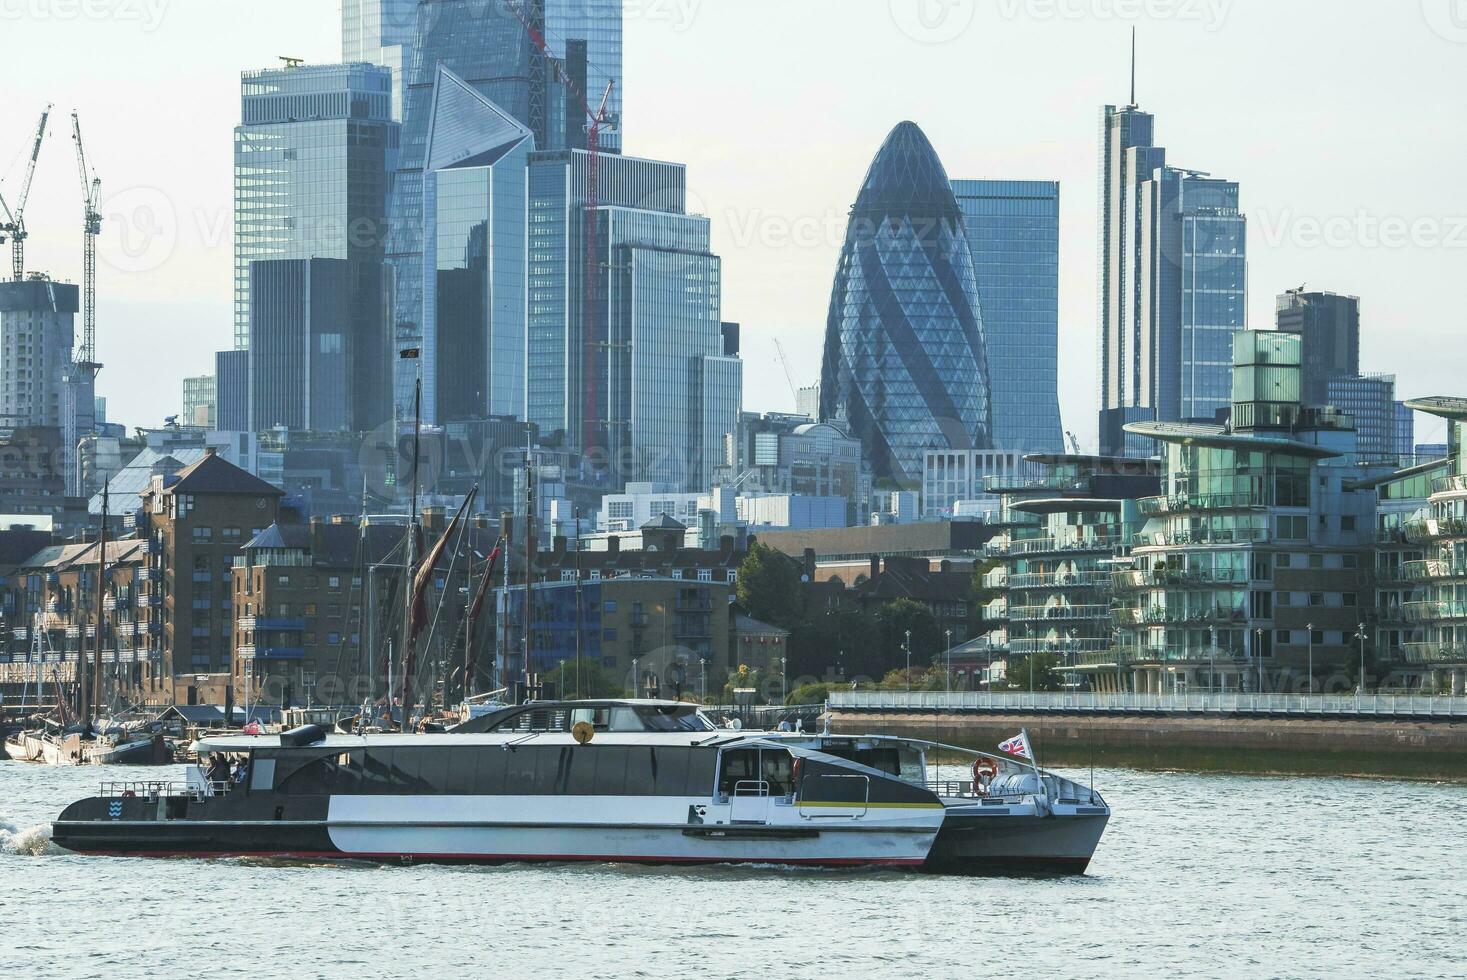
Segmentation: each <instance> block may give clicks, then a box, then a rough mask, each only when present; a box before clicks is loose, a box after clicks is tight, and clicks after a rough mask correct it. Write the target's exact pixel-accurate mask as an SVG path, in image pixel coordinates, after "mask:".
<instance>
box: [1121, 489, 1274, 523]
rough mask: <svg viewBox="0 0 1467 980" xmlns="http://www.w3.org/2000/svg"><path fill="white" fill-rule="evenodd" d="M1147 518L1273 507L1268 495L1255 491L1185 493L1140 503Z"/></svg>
mask: <svg viewBox="0 0 1467 980" xmlns="http://www.w3.org/2000/svg"><path fill="white" fill-rule="evenodd" d="M1140 506H1141V513H1142V514H1144V515H1146V516H1147V517H1160V516H1162V515H1165V514H1187V513H1192V512H1194V511H1206V510H1259V509H1263V508H1267V507H1272V506H1273V500H1272V499H1271V495H1270V494H1266V493H1262V492H1257V491H1251V490H1250V491H1241V492H1228V493H1187V494H1173V495H1171V496H1167V497H1147V498H1145V499H1143V500H1142V501H1141V502H1140Z"/></svg>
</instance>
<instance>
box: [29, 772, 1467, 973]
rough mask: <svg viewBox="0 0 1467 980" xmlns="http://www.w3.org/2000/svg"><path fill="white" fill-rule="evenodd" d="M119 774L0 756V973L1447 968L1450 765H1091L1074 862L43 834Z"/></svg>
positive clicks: (1460, 908) (1462, 806)
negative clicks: (448, 852) (1098, 815)
mask: <svg viewBox="0 0 1467 980" xmlns="http://www.w3.org/2000/svg"><path fill="white" fill-rule="evenodd" d="M154 772H157V771H154ZM154 772H149V773H148V774H147V775H148V776H149V777H150V778H164V777H163V776H162V775H161V774H160V775H157V776H154ZM138 775H139V771H138V770H127V771H114V772H111V773H109V772H107V771H106V770H102V769H47V768H44V767H40V766H29V765H21V764H17V763H10V762H0V851H3V853H0V968H3V969H4V972H5V975H7V976H15V977H32V976H36V977H39V976H45V977H106V978H130V977H153V976H182V975H184V974H188V975H191V976H210V977H236V976H238V977H251V978H256V980H259V978H267V977H276V976H287V975H288V976H291V977H350V978H372V980H375V978H379V977H387V976H391V977H395V976H437V977H457V976H468V975H470V974H476V975H478V976H485V977H504V976H509V977H530V976H544V977H571V978H577V980H579V978H590V977H649V978H665V977H679V978H683V977H713V978H722V977H761V978H763V977H768V978H780V980H782V978H805V977H811V978H821V980H829V978H833V977H961V976H984V975H986V976H1000V975H1001V976H1008V975H1017V976H1024V977H1050V976H1056V977H1058V976H1064V977H1082V976H1138V975H1149V976H1157V975H1172V976H1181V975H1186V976H1205V977H1238V976H1245V977H1312V976H1325V975H1353V976H1359V975H1377V976H1381V975H1384V976H1392V977H1396V976H1421V977H1428V976H1429V977H1461V976H1464V975H1467V786H1463V785H1434V784H1426V783H1405V782H1390V781H1373V780H1372V781H1367V780H1346V779H1319V778H1314V779H1284V778H1255V777H1239V776H1213V775H1209V776H1194V775H1180V774H1161V773H1141V772H1131V771H1122V770H1100V771H1097V772H1096V774H1095V781H1096V786H1097V788H1098V789H1099V790H1100V791H1101V792H1102V793H1103V794H1104V795H1105V796H1106V798H1107V800H1108V801H1109V802H1110V803H1111V805H1112V806H1113V807H1114V808H1115V810H1116V816H1115V819H1114V820H1113V821H1112V823H1111V826H1110V829H1109V830H1108V831H1107V833H1106V836H1105V839H1104V840H1103V841H1102V842H1101V845H1100V850H1099V852H1098V854H1097V856H1096V860H1095V862H1094V863H1093V864H1092V865H1091V869H1090V873H1089V874H1088V875H1087V876H1085V877H1083V878H1072V879H1063V878H1060V879H1043V878H1038V879H1036V878H1028V879H1022V878H1020V879H965V878H937V877H926V876H922V875H913V874H903V873H893V872H864V871H808V870H796V869H790V868H755V869H738V868H704V869H692V870H690V869H670V870H669V869H649V868H634V867H622V866H608V865H598V866H550V867H535V866H512V867H500V868H438V867H429V866H423V867H412V868H403V867H391V868H385V867H375V866H364V865H344V866H330V865H322V866H303V865H298V864H297V865H289V864H277V863H272V862H264V861H242V860H236V861H182V860H151V861H150V860H137V859H117V858H84V857H79V856H76V855H71V854H66V853H63V852H61V851H60V850H59V849H57V848H55V847H54V846H53V845H51V844H50V843H49V841H48V839H47V837H46V828H47V821H49V820H50V819H51V818H52V817H54V816H55V815H56V814H57V813H58V812H59V811H60V810H61V808H62V807H63V806H64V805H65V804H66V803H68V802H70V801H71V800H73V799H76V798H80V797H83V796H88V795H91V794H92V793H94V792H95V789H96V785H97V783H98V781H99V780H101V779H107V778H114V779H116V778H132V779H136V778H138ZM171 775H172V774H170V777H169V778H171ZM177 775H178V778H182V769H181V768H180V769H179V770H177ZM1069 775H1071V776H1072V777H1078V778H1080V779H1082V780H1088V778H1089V774H1088V773H1073V772H1072V773H1069Z"/></svg>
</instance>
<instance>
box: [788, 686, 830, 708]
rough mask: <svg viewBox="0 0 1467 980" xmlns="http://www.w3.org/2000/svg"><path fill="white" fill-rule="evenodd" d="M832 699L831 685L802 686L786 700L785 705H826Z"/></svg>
mask: <svg viewBox="0 0 1467 980" xmlns="http://www.w3.org/2000/svg"><path fill="white" fill-rule="evenodd" d="M829 698H830V685H829V684H801V685H800V686H799V687H797V688H795V689H794V690H793V691H791V692H790V693H789V695H788V696H787V697H786V698H785V699H784V703H785V704H824V703H825V702H826V701H827V700H828V699H829Z"/></svg>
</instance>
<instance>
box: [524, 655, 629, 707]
mask: <svg viewBox="0 0 1467 980" xmlns="http://www.w3.org/2000/svg"><path fill="white" fill-rule="evenodd" d="M580 666H581V669H580V692H581V693H580V696H581V697H583V698H620V697H625V696H626V693H627V692H626V688H625V687H623V686H622V679H621V677H619V676H617V675H615V674H613V673H611V672H610V671H608V670H604V669H602V667H601V665H600V664H598V663H596V662H595V661H594V660H586V659H584V658H583V659H581V661H580ZM541 683H543V684H544V685H545V686H546V690H549V691H555V692H556V693H558V694H559V696H560V697H565V698H573V697H575V696H576V661H575V660H567V661H566V662H565V666H564V668H561V667H557V668H556V669H554V670H552V671H551V672H550V673H548V674H546V675H545V676H544V677H543V678H541Z"/></svg>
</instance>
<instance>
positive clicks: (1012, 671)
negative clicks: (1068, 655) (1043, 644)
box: [1008, 653, 1064, 691]
mask: <svg viewBox="0 0 1467 980" xmlns="http://www.w3.org/2000/svg"><path fill="white" fill-rule="evenodd" d="M1031 659H1032V660H1033V661H1034V690H1036V691H1062V690H1064V676H1063V675H1062V674H1061V673H1060V669H1059V668H1060V659H1059V656H1058V655H1057V654H1053V653H1036V654H1033V655H1032V657H1013V658H1011V659H1010V660H1009V670H1008V688H1009V690H1010V691H1027V690H1029V661H1030V660H1031Z"/></svg>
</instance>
